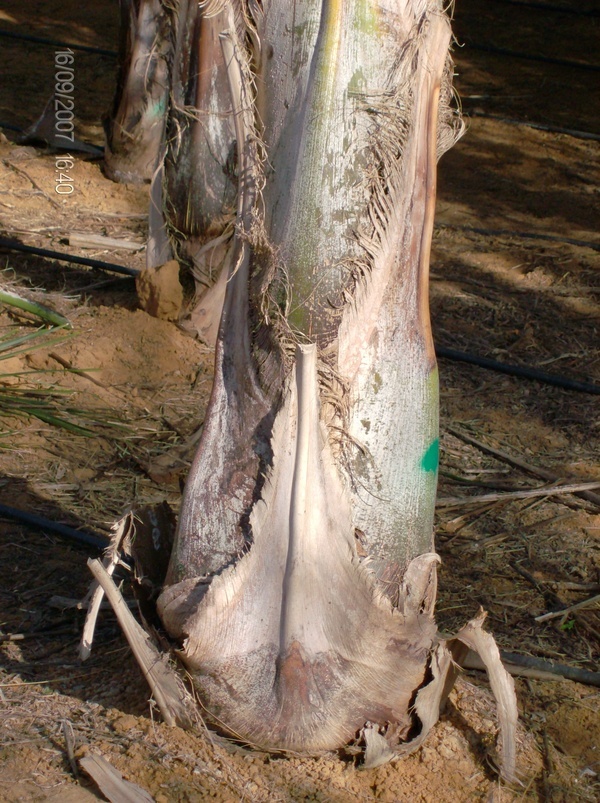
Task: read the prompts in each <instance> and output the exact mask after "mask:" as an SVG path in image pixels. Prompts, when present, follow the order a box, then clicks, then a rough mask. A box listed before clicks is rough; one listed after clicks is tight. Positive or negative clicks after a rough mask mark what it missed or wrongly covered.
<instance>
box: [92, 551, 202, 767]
mask: <svg viewBox="0 0 600 803" xmlns="http://www.w3.org/2000/svg"><path fill="white" fill-rule="evenodd" d="M88 566H89V567H90V571H91V572H92V574H93V575H94V577H95V578H96V580H97V581H98V583H99V584H100V586H101V587H102V590H103V591H104V593H105V594H106V596H107V598H108V601H109V602H110V604H111V606H112V608H113V610H114V612H115V616H116V617H117V620H118V622H119V624H120V626H121V629H122V630H123V633H124V635H125V638H126V639H127V641H128V642H129V646H130V647H131V651H132V652H133V654H134V656H135V659H136V661H137V662H138V664H139V665H140V668H141V669H142V672H143V673H144V677H145V678H146V680H147V682H148V685H149V686H150V689H151V691H152V694H153V696H154V699H155V700H156V703H157V705H158V707H159V709H160V712H161V714H162V716H163V718H164V720H165V722H166V723H167V725H171V726H172V725H179V726H180V727H182V728H190V727H193V725H195V724H196V723H197V722H198V719H199V717H198V715H197V714H195V715H194V713H193V707H195V703H193V704H192V697H191V695H189V694H188V693H187V692H186V691H185V689H184V688H183V684H182V683H181V681H180V679H179V676H178V675H177V672H176V671H175V669H174V668H173V667H172V666H170V665H169V664H168V663H167V661H166V660H165V659H164V658H163V656H161V654H160V653H159V651H158V650H157V649H156V647H155V646H154V645H153V644H152V642H151V641H150V637H149V635H148V633H146V631H145V630H144V629H143V627H142V626H141V625H140V624H138V622H137V621H136V619H135V618H134V616H133V614H132V613H131V611H130V610H129V608H128V606H127V604H126V602H125V600H124V599H123V597H122V595H121V592H120V591H119V589H118V588H117V586H116V585H115V583H114V582H113V580H112V578H111V576H110V575H109V574H108V572H107V571H106V569H105V568H104V566H103V565H102V563H101V562H100V561H99V560H97V559H96V560H91V559H90V560H88ZM84 769H85V768H84Z"/></svg>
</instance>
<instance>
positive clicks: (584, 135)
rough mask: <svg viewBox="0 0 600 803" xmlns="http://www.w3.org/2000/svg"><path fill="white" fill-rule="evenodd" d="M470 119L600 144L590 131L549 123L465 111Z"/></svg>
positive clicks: (597, 135)
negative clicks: (563, 135) (489, 121)
mask: <svg viewBox="0 0 600 803" xmlns="http://www.w3.org/2000/svg"><path fill="white" fill-rule="evenodd" d="M465 114H469V115H470V116H471V117H485V118H486V119H487V120H497V121H498V122H499V123H508V124H509V125H525V126H527V127H528V128H535V129H536V130H538V131H549V132H550V133H551V134H567V135H568V136H570V137H577V139H592V140H594V141H595V142H600V134H595V133H593V132H592V131H579V130H578V129H576V128H563V127H562V126H560V125H551V124H550V123H533V122H530V121H529V120H516V119H515V118H514V117H503V116H502V115H500V114H490V113H489V112H484V111H479V110H478V109H473V110H471V111H466V112H465Z"/></svg>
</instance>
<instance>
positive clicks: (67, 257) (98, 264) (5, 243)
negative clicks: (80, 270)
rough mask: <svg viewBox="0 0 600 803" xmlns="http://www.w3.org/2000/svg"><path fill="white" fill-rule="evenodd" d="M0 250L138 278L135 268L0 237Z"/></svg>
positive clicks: (137, 271)
mask: <svg viewBox="0 0 600 803" xmlns="http://www.w3.org/2000/svg"><path fill="white" fill-rule="evenodd" d="M0 248H9V249H10V250H11V251H22V252H23V253H24V254H34V255H35V256H39V257H44V258H45V259H56V260H58V261H59V262H72V263H73V264H74V265H86V266H87V267H89V268H101V269H102V270H110V271H112V272H113V273H122V274H123V275H124V276H138V274H139V270H137V268H126V267H125V266H124V265H115V264H114V263H113V262H103V261H102V260H100V259H88V258H87V257H77V256H73V255H72V254H65V253H63V252H62V251H50V250H48V249H47V248H34V246H32V245H23V243H20V242H18V241H17V240H9V239H7V238H6V237H0Z"/></svg>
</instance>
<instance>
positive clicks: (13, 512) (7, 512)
mask: <svg viewBox="0 0 600 803" xmlns="http://www.w3.org/2000/svg"><path fill="white" fill-rule="evenodd" d="M0 516H5V517H8V518H11V519H15V520H16V521H20V522H21V523H22V524H27V525H28V526H29V527H36V528H38V529H41V530H49V531H50V532H52V533H54V534H55V535H60V536H62V537H63V538H68V539H69V540H70V541H77V542H78V543H80V544H85V546H93V547H96V549H101V550H104V549H106V547H107V546H108V545H109V543H110V542H109V540H108V538H102V537H101V536H99V535H92V533H87V532H85V531H81V530H75V529H73V527H67V526H66V524H59V523H58V522H56V521H50V520H49V519H45V518H43V517H42V516H36V515H35V513H28V512H27V511H26V510H18V509H17V508H16V507H9V506H8V505H0Z"/></svg>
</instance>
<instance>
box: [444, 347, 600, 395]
mask: <svg viewBox="0 0 600 803" xmlns="http://www.w3.org/2000/svg"><path fill="white" fill-rule="evenodd" d="M435 353H436V354H437V356H438V357H443V358H444V359H446V360H455V361H457V362H466V363H469V365H478V366H479V367H480V368H489V369H490V370H491V371H498V372H499V373H501V374H508V375H509V376H518V377H521V378H523V379H534V380H536V381H537V382H544V383H545V384H546V385H555V386H556V387H558V388H564V389H565V390H576V391H578V392H579V393H594V394H600V385H593V384H592V383H591V382H578V381H577V380H575V379H568V378H567V377H565V376H557V375H556V374H547V373H546V372H545V371H540V370H539V369H537V368H530V367H529V366H525V365H508V364H507V363H504V362H498V361H497V360H491V359H489V358H488V357H479V356H478V355H477V354H468V353H467V352H465V351H457V350H456V349H448V348H446V347H445V346H436V347H435Z"/></svg>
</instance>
